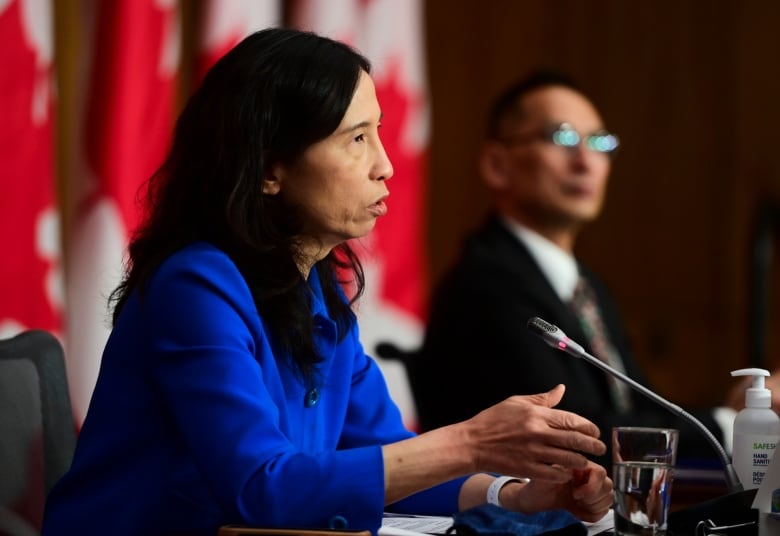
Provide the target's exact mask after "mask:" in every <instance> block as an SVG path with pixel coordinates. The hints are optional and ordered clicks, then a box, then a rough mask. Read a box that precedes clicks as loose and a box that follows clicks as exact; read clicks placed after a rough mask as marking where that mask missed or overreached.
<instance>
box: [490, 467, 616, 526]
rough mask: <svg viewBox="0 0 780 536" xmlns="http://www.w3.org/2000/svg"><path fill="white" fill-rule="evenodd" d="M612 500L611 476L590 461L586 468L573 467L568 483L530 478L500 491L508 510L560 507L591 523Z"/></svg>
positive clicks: (602, 513) (601, 515)
mask: <svg viewBox="0 0 780 536" xmlns="http://www.w3.org/2000/svg"><path fill="white" fill-rule="evenodd" d="M612 503H613V495H612V479H611V478H609V477H608V476H607V471H606V469H604V467H602V466H600V465H598V464H596V463H593V462H588V466H587V468H585V469H573V470H572V478H571V480H569V481H568V482H564V483H560V482H551V481H545V480H539V479H533V480H531V481H530V482H529V483H528V484H525V485H521V486H520V485H517V486H505V488H504V489H502V490H501V504H503V505H505V506H506V507H507V508H509V509H511V510H516V511H518V512H523V513H526V514H530V513H536V512H541V511H543V510H553V509H557V508H563V509H566V510H568V511H569V512H571V513H572V514H574V515H575V516H576V517H577V518H579V519H581V520H582V521H590V522H594V521H598V520H599V519H601V518H602V517H604V515H605V514H606V513H607V512H608V511H609V509H610V508H611V507H612Z"/></svg>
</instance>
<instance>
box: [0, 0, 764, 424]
mask: <svg viewBox="0 0 780 536" xmlns="http://www.w3.org/2000/svg"><path fill="white" fill-rule="evenodd" d="M779 23H780V3H777V2H775V1H772V0H750V1H745V2H727V1H722V0H718V1H704V0H687V1H679V0H676V1H672V0H656V1H653V2H627V1H625V0H601V1H598V2H595V1H586V0H556V1H554V2H553V1H548V0H489V1H481V2H476V1H471V0H429V1H427V2H425V1H422V0H421V1H414V0H362V1H358V0H353V1H348V0H331V1H322V2H317V1H316V0H311V1H304V0H301V1H294V0H284V1H282V0H279V1H276V0H255V1H239V0H221V1H220V0H211V1H208V0H191V1H187V0H182V1H180V2H177V1H175V0H135V1H131V0H125V1H121V0H116V1H111V2H109V1H107V0H106V1H105V2H100V1H97V0H58V1H57V2H56V3H55V2H53V1H46V0H36V1H31V0H30V1H25V0H0V40H2V41H4V42H5V43H6V44H9V43H11V44H14V46H17V47H18V48H20V49H21V50H22V53H21V54H20V56H19V57H16V56H13V55H12V51H13V50H15V49H14V47H12V46H4V47H3V48H2V49H1V50H3V52H0V96H2V95H5V97H4V98H3V99H0V124H4V125H7V127H5V128H4V131H2V132H0V180H1V181H3V183H4V186H5V191H6V192H10V193H7V194H5V195H3V196H0V240H3V242H4V243H6V244H9V245H10V248H9V249H6V252H5V253H4V255H3V260H2V262H1V263H0V270H2V271H0V334H2V335H10V334H13V333H15V332H18V331H20V330H23V329H27V328H31V327H39V328H43V329H48V330H51V331H54V332H55V333H57V334H58V335H59V336H60V337H61V338H62V339H63V341H64V342H65V344H66V355H67V358H68V361H69V370H68V373H69V376H70V380H71V385H72V389H73V391H74V392H76V391H77V392H76V393H75V397H74V398H75V400H74V410H75V411H76V412H77V415H83V413H84V411H85V409H86V402H87V400H88V397H89V393H90V392H91V386H92V384H93V382H94V375H95V374H96V368H97V363H98V362H99V352H100V349H101V348H102V344H103V343H104V341H105V337H106V336H107V332H108V328H109V326H108V325H107V321H106V310H105V297H106V294H107V292H110V290H111V288H113V286H114V284H115V282H116V281H117V280H118V277H119V275H120V274H121V263H120V261H121V256H122V251H123V247H124V245H125V242H124V241H125V240H126V237H127V235H128V233H129V232H130V229H132V226H133V223H134V221H136V218H137V213H136V208H134V207H133V203H132V197H133V192H134V191H135V189H136V188H137V186H138V185H139V184H140V182H141V181H142V180H143V179H145V178H146V176H148V174H150V173H151V172H152V171H153V170H154V167H156V164H158V163H159V160H160V159H161V158H162V156H163V154H164V149H165V142H164V141H161V140H167V138H168V136H169V135H170V128H172V124H173V118H174V117H175V114H176V113H177V112H178V111H179V110H180V109H181V106H182V104H183V102H184V100H185V99H186V97H187V96H188V95H189V94H190V92H191V91H192V89H193V87H194V86H195V84H196V83H197V80H198V79H199V76H202V73H203V72H204V71H205V69H206V68H207V67H208V65H210V64H211V63H212V62H213V61H214V60H215V59H216V58H217V57H219V55H220V54H221V53H223V52H224V51H225V50H227V48H229V46H232V44H234V43H235V42H236V40H237V39H240V37H242V36H243V35H246V33H248V32H249V31H252V30H254V29H259V28H262V27H264V26H267V25H289V26H296V27H301V28H305V29H314V30H316V31H320V32H322V33H325V34H327V35H330V36H332V37H335V38H339V39H344V40H347V41H349V42H351V43H353V44H354V45H355V46H357V48H359V49H360V50H361V51H363V52H364V53H365V54H367V55H368V56H369V57H370V58H371V59H372V61H373V62H374V65H375V67H376V69H375V73H374V75H375V77H376V78H377V87H378V90H379V99H380V103H381V104H382V106H383V108H384V111H385V116H386V118H387V123H388V125H390V126H391V128H390V129H389V130H390V131H391V132H393V131H394V129H397V130H398V133H397V134H390V133H387V134H386V135H387V139H386V143H387V144H388V150H389V151H390V156H391V159H393V161H394V164H395V168H396V175H395V177H394V178H393V180H392V181H391V183H390V189H391V192H392V196H391V199H390V209H391V215H390V216H388V217H387V218H386V219H385V220H383V221H381V222H380V224H379V225H378V227H377V235H378V238H376V239H371V240H368V241H367V242H366V244H365V245H366V251H367V252H368V253H367V255H368V257H367V259H368V261H369V268H370V270H369V272H370V274H369V275H370V276H371V278H372V280H374V281H376V282H377V283H378V286H379V287H380V290H379V291H376V292H377V295H376V296H371V295H369V296H368V299H367V300H366V301H367V303H366V304H365V305H361V312H360V314H362V315H363V317H364V318H365V321H364V342H365V344H366V349H367V351H368V352H369V353H371V352H372V351H373V345H374V344H375V342H377V341H379V340H393V341H395V342H398V343H401V344H402V345H406V346H408V347H414V346H415V345H416V344H419V342H420V337H421V332H422V327H423V326H424V322H425V314H426V313H425V311H426V307H427V305H426V304H427V295H428V292H429V290H430V287H431V285H432V283H434V282H436V281H437V280H438V278H439V277H440V276H441V275H442V273H443V271H444V270H445V269H446V268H447V266H448V265H449V263H450V262H452V260H453V259H454V256H455V255H456V253H457V250H458V247H459V244H460V241H461V239H462V238H463V236H464V234H465V233H467V232H468V231H469V230H470V229H471V228H472V227H474V226H475V225H476V224H477V222H478V221H479V220H480V218H481V217H482V215H483V213H484V211H485V209H486V207H487V196H486V193H485V191H484V190H483V188H482V186H481V184H480V182H479V179H478V177H477V173H476V156H477V152H478V149H479V144H480V140H481V136H482V132H483V118H484V116H485V113H486V110H487V106H488V103H489V101H490V99H491V98H492V97H493V96H494V95H495V94H496V93H497V92H498V91H500V90H501V89H503V87H504V86H505V85H507V84H508V83H510V82H512V81H514V80H515V79H516V78H518V77H519V76H521V75H522V74H524V73H525V72H526V71H527V70H529V69H532V68H534V67H539V66H544V67H551V68H555V69H559V70H563V71H566V72H568V73H570V74H571V75H573V76H574V77H575V78H576V79H577V80H578V81H579V82H580V84H581V85H582V86H583V88H584V89H585V90H586V92H587V93H588V94H589V95H590V96H591V97H592V99H593V100H594V102H595V103H596V104H597V106H598V107H599V109H600V111H601V112H602V115H603V117H604V119H605V121H606V125H607V126H608V128H609V129H610V130H612V131H613V132H615V133H617V134H618V135H619V136H620V138H621V142H622V146H621V149H620V153H619V155H618V157H617V159H616V160H615V163H614V166H613V174H612V178H611V183H610V187H609V194H608V198H607V204H606V209H605V211H604V214H603V216H602V217H601V218H600V219H599V220H598V221H597V222H596V223H594V224H592V225H591V226H590V227H588V228H587V229H586V230H585V232H584V234H583V236H582V237H581V239H580V241H579V242H578V248H579V251H578V253H579V255H580V257H581V258H582V259H583V260H584V261H585V262H586V263H588V264H589V265H590V266H591V267H593V268H594V269H595V270H596V271H597V272H599V273H600V274H601V275H602V277H603V279H604V280H605V281H606V282H607V283H608V284H609V285H610V287H611V288H612V290H613V292H614V295H615V297H616V299H617V302H618V304H619V306H620V307H621V309H622V312H623V313H624V318H625V321H626V324H627V326H628V328H629V331H630V335H631V336H632V338H633V342H634V346H635V351H636V354H637V357H638V359H639V360H640V361H641V362H642V364H643V365H644V368H645V369H646V371H647V373H648V376H649V377H650V378H651V380H652V381H653V382H654V384H655V385H656V386H657V387H658V390H659V391H660V392H661V394H662V395H664V396H666V397H667V398H669V399H671V400H673V401H674V402H677V403H678V404H680V405H683V406H691V407H692V406H699V405H711V404H716V403H718V402H719V401H720V400H721V399H722V398H723V395H724V393H725V391H726V389H727V388H728V387H729V386H730V385H731V384H732V382H733V380H732V378H731V377H730V376H729V371H730V370H733V369H736V368H742V367H747V366H759V367H762V368H768V369H770V370H771V369H773V368H775V367H777V366H778V365H780V335H779V334H778V333H775V332H774V331H776V330H774V329H773V328H774V326H776V325H777V324H778V321H780V318H779V316H778V315H780V311H779V310H778V304H780V299H779V298H780V290H778V289H777V284H776V282H777V281H780V279H778V275H780V269H779V268H778V266H777V265H778V263H777V262H775V260H774V259H773V257H774V249H775V247H776V245H777V240H776V238H775V231H776V228H777V226H778V221H780V208H778V207H779V206H780V169H778V168H779V167H780V149H778V136H779V135H780V132H779V131H778V129H780V106H778V101H777V95H778V94H780V72H778V67H777V66H778V57H779V56H780V34H779V33H778V32H777V27H778V24H779ZM217 38H219V39H217ZM127 43H130V44H129V45H126V44H127ZM124 47H127V48H124ZM133 47H136V48H133ZM144 47H147V48H144ZM123 50H126V51H130V53H126V54H125V53H121V52H122V51H123ZM151 54H153V56H151ZM146 64H148V66H147V65H146ZM144 69H146V70H144ZM28 78H29V80H27V79H28ZM20 80H26V82H25V83H24V84H22V85H23V86H24V87H25V88H27V89H28V91H27V93H25V95H26V96H22V95H21V93H19V90H18V89H17V87H16V86H17V82H19V81H20ZM47 81H48V82H47ZM12 82H13V83H12ZM30 89H31V91H30ZM41 99H44V101H41ZM45 99H48V100H45ZM46 102H48V104H46ZM47 106H48V107H47ZM47 110H48V114H47V113H46V111H47ZM41 117H44V118H45V119H47V121H45V122H42V121H43V120H42V119H41ZM15 121H19V122H20V124H22V123H25V121H26V122H27V123H30V124H32V125H33V128H32V129H31V130H29V131H28V130H25V128H24V127H23V126H17V123H15ZM394 123H397V124H394ZM8 125H12V126H8ZM28 126H29V125H28ZM29 132H33V135H32V136H31V137H28V134H29ZM410 132H411V134H410ZM118 140H119V141H121V143H119V142H118ZM22 142H24V143H25V145H23V144H22ZM20 159H23V160H24V162H22V163H19V161H20ZM25 166H27V167H25ZM101 193H108V194H110V195H108V197H106V199H109V198H110V199H112V201H111V202H106V203H103V202H101V201H100V199H101V198H100V194H101ZM112 196H113V197H112ZM122 199H124V201H121V200H122ZM117 200H119V201H117ZM33 206H34V210H33V209H32V208H30V209H29V210H28V208H29V207H33ZM35 207H37V208H35ZM22 211H26V212H25V213H24V214H22ZM28 212H29V214H32V216H27V213H28ZM372 240H373V241H372ZM374 261H375V262H374ZM372 262H373V263H374V264H372ZM373 267H376V269H375V270H374V268H373ZM77 302H78V303H77ZM82 302H88V304H85V303H82ZM377 319H379V320H377ZM95 329H97V330H98V333H97V335H95V334H94V333H90V332H91V331H94V330H95ZM518 329H525V319H518ZM392 366H393V365H392V364H388V363H383V367H386V369H387V370H388V371H389V378H390V382H391V384H392V386H391V387H392V389H393V391H394V394H395V396H397V397H398V399H399V400H401V405H402V408H403V410H404V412H405V413H406V414H407V415H410V417H409V418H410V419H412V420H413V408H410V407H409V406H408V400H407V399H408V393H407V392H406V387H405V386H404V385H403V375H402V372H401V371H399V370H397V369H396V370H394V369H393V368H392ZM443 374H445V373H444V371H443ZM79 418H80V417H79Z"/></svg>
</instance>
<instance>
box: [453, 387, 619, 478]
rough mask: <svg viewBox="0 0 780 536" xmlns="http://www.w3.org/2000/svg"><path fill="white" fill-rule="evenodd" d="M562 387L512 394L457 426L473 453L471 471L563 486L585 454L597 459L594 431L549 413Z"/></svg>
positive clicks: (572, 417) (600, 447)
mask: <svg viewBox="0 0 780 536" xmlns="http://www.w3.org/2000/svg"><path fill="white" fill-rule="evenodd" d="M564 391H565V387H564V386H563V385H558V386H557V387H555V388H554V389H552V390H550V391H548V392H546V393H541V394H536V395H528V396H513V397H510V398H507V399H506V400H504V401H503V402H500V403H498V404H496V405H495V406H492V407H490V408H488V409H486V410H484V411H482V412H481V413H479V414H477V415H476V416H474V417H472V418H471V419H469V420H467V421H464V422H462V423H460V424H459V425H456V426H463V427H464V428H465V431H464V436H465V437H466V438H467V441H470V442H471V443H472V445H471V446H472V448H473V449H474V452H475V453H476V454H475V456H476V458H475V467H474V470H475V471H485V472H492V473H501V474H505V475H516V476H523V477H529V478H531V479H535V478H538V479H542V480H548V481H553V482H566V481H568V480H569V479H570V478H571V474H572V471H571V470H572V469H582V468H585V467H586V466H587V465H588V459H587V458H586V457H585V455H584V454H592V455H596V456H599V455H602V454H604V453H605V452H606V448H607V447H606V445H604V443H603V442H602V441H600V440H599V439H598V436H599V429H598V427H597V426H596V425H595V424H593V423H592V422H590V421H589V420H587V419H585V418H584V417H581V416H579V415H577V414H575V413H571V412H568V411H562V410H558V409H554V406H556V405H557V404H558V403H559V402H560V401H561V398H562V397H563V393H564Z"/></svg>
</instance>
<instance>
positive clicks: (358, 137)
mask: <svg viewBox="0 0 780 536" xmlns="http://www.w3.org/2000/svg"><path fill="white" fill-rule="evenodd" d="M365 139H366V135H365V134H358V135H357V136H355V141H357V142H361V141H363V140H365Z"/></svg>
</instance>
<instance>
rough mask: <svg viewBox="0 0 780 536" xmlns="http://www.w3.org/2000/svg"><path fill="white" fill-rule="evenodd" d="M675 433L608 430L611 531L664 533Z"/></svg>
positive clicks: (642, 535) (633, 535) (643, 535)
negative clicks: (610, 439) (610, 457)
mask: <svg viewBox="0 0 780 536" xmlns="http://www.w3.org/2000/svg"><path fill="white" fill-rule="evenodd" d="M678 437H679V432H678V431H677V430H674V429H672V428H643V427H632V426H619V427H615V428H613V429H612V481H613V482H614V486H615V487H614V491H615V505H614V511H615V532H616V533H617V534H619V535H621V536H657V535H664V534H666V524H667V518H668V517H669V504H670V502H671V497H672V476H673V472H674V464H675V461H676V459H677V441H678Z"/></svg>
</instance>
